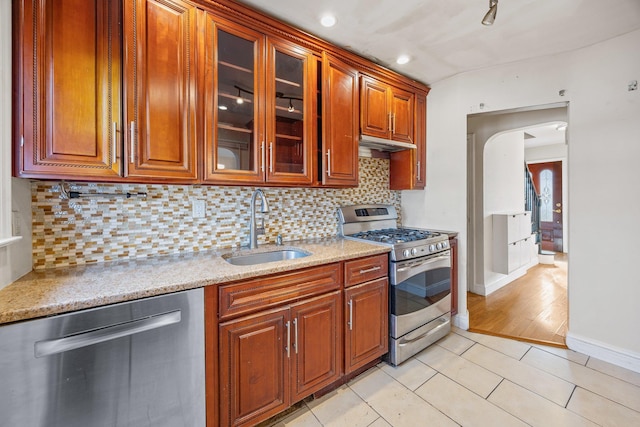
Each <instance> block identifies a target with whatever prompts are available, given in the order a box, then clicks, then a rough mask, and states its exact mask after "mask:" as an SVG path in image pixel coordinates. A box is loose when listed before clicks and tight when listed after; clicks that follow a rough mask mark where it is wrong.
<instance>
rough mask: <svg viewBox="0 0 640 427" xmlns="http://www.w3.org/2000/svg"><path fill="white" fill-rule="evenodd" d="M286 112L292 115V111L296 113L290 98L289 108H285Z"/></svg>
mask: <svg viewBox="0 0 640 427" xmlns="http://www.w3.org/2000/svg"><path fill="white" fill-rule="evenodd" d="M287 111H288V112H290V113H293V112H294V111H296V109H295V108H293V102H291V98H289V108H287Z"/></svg>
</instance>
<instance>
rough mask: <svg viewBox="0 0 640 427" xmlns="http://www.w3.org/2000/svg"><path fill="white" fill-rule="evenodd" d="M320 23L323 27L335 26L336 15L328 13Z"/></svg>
mask: <svg viewBox="0 0 640 427" xmlns="http://www.w3.org/2000/svg"><path fill="white" fill-rule="evenodd" d="M320 23H321V24H322V26H323V27H333V26H334V25H336V17H335V16H333V15H331V14H329V13H328V14H326V15H323V16H322V18H320Z"/></svg>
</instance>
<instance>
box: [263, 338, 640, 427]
mask: <svg viewBox="0 0 640 427" xmlns="http://www.w3.org/2000/svg"><path fill="white" fill-rule="evenodd" d="M457 425H460V426H492V427H493V426H500V427H502V426H527V425H530V426H545V427H547V426H598V425H600V426H624V427H626V426H640V373H637V372H633V371H629V370H626V369H623V368H620V367H618V366H615V365H611V364H608V363H606V362H603V361H601V360H597V359H593V358H590V357H588V356H585V355H583V354H580V353H576V352H573V351H571V350H563V349H558V348H554V347H545V346H539V345H532V344H527V343H523V342H519V341H513V340H509V339H504V338H497V337H493V336H489V335H481V334H474V333H471V332H467V331H463V330H460V329H457V328H454V330H453V331H452V332H451V334H449V335H448V336H447V337H445V338H443V339H442V340H440V341H438V342H437V343H436V344H434V345H432V346H431V347H429V348H427V349H426V350H424V351H422V352H421V353H419V354H417V355H416V356H414V357H412V358H411V359H409V360H408V361H406V362H405V363H404V364H402V365H401V366H399V367H392V366H389V365H387V364H385V363H381V364H379V365H378V366H377V367H374V368H372V369H370V370H368V371H367V372H365V373H364V374H362V375H360V376H359V377H357V378H355V379H354V380H352V381H351V382H349V383H348V384H346V385H344V386H342V387H340V388H339V389H337V390H335V391H333V392H332V393H329V394H327V395H326V396H323V397H322V398H320V399H316V400H312V401H309V402H307V403H305V404H304V405H303V406H302V407H301V408H300V409H299V410H297V411H296V412H294V413H292V414H290V415H288V416H287V417H286V418H284V419H282V420H279V421H277V422H276V423H275V424H273V426H275V427H284V426H286V427H318V426H331V427H342V426H345V427H347V426H348V427H357V426H363V427H384V426H387V427H388V426H394V427H403V426H407V427H415V426H457Z"/></svg>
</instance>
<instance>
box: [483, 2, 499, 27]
mask: <svg viewBox="0 0 640 427" xmlns="http://www.w3.org/2000/svg"><path fill="white" fill-rule="evenodd" d="M496 13H498V0H489V11H488V12H487V14H486V15H484V18H482V25H493V22H494V21H495V20H496Z"/></svg>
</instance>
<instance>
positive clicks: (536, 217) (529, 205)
mask: <svg viewBox="0 0 640 427" xmlns="http://www.w3.org/2000/svg"><path fill="white" fill-rule="evenodd" d="M524 210H525V211H531V233H532V234H535V235H536V243H537V244H538V245H539V244H540V195H539V194H538V192H537V191H536V186H535V185H534V184H533V178H532V176H531V172H530V171H529V168H528V167H527V165H526V164H525V165H524ZM538 247H539V248H540V246H538Z"/></svg>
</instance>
